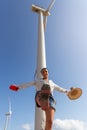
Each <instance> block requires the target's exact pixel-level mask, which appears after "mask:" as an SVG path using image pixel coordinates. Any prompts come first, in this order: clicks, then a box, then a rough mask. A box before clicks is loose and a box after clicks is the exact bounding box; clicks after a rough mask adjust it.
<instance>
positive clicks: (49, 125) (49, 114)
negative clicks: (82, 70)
mask: <svg viewBox="0 0 87 130" xmlns="http://www.w3.org/2000/svg"><path fill="white" fill-rule="evenodd" d="M41 74H42V79H39V80H36V81H33V82H29V83H26V84H22V85H19V86H15V85H11V86H10V89H12V90H14V91H18V90H20V89H22V88H26V87H29V86H36V90H37V92H39V91H41V88H42V86H43V85H44V84H47V85H49V86H50V91H51V92H50V95H49V97H48V98H49V108H48V109H45V113H46V127H45V130H52V124H53V118H54V112H55V100H54V98H53V90H56V91H60V92H63V93H66V94H67V93H68V91H67V90H66V89H64V88H61V87H59V86H58V85H56V84H55V83H54V82H53V81H52V80H49V78H48V77H49V74H48V70H47V68H42V69H41ZM36 104H37V106H38V107H41V106H39V105H38V103H36Z"/></svg>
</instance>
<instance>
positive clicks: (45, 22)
mask: <svg viewBox="0 0 87 130" xmlns="http://www.w3.org/2000/svg"><path fill="white" fill-rule="evenodd" d="M46 24H47V16H45V17H44V31H45V30H46Z"/></svg>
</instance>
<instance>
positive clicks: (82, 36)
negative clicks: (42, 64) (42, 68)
mask: <svg viewBox="0 0 87 130" xmlns="http://www.w3.org/2000/svg"><path fill="white" fill-rule="evenodd" d="M50 2H51V1H50V0H1V1H0V130H2V129H4V124H5V113H6V112H7V111H8V98H9V97H10V99H11V103H12V111H13V113H12V117H11V121H10V123H9V129H12V130H19V129H20V130H24V129H25V130H33V126H34V115H35V113H34V112H35V103H34V95H35V88H34V87H30V88H27V89H24V90H21V91H19V92H13V91H10V90H9V85H10V84H22V83H26V82H29V81H32V80H34V73H35V69H36V55H37V40H38V39H37V38H38V33H37V32H38V15H37V14H35V13H33V12H32V11H31V5H32V4H37V5H40V6H43V7H45V8H47V7H48V5H49V3H50ZM45 41H46V59H47V67H48V69H49V74H50V75H49V77H50V79H52V80H53V81H54V82H55V83H57V84H58V85H60V86H62V87H64V88H66V89H69V88H70V87H72V86H75V87H80V88H82V90H83V95H82V96H81V98H79V99H78V100H75V101H71V100H69V99H68V97H67V96H66V95H64V94H62V93H58V92H54V97H55V99H56V100H57V105H56V113H55V117H54V126H53V130H57V129H59V130H71V128H72V130H78V129H79V130H87V111H86V109H87V101H86V98H87V0H56V2H55V4H54V6H53V8H52V10H51V16H49V17H48V21H47V27H46V32H45Z"/></svg>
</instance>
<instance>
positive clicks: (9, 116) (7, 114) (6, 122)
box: [4, 99, 12, 130]
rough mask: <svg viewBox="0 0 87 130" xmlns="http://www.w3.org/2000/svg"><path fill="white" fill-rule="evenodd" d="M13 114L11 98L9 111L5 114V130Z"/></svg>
mask: <svg viewBox="0 0 87 130" xmlns="http://www.w3.org/2000/svg"><path fill="white" fill-rule="evenodd" d="M11 115H12V110H11V102H10V99H9V111H8V112H7V113H6V114H5V116H6V120H5V127H4V130H7V127H8V123H9V119H10V118H11Z"/></svg>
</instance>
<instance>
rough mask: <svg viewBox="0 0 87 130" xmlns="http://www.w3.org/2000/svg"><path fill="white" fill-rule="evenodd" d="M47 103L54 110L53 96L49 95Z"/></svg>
mask: <svg viewBox="0 0 87 130" xmlns="http://www.w3.org/2000/svg"><path fill="white" fill-rule="evenodd" d="M49 105H50V107H51V108H53V109H54V110H56V101H55V100H54V98H53V96H52V95H51V96H49Z"/></svg>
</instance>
